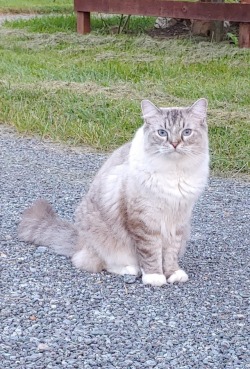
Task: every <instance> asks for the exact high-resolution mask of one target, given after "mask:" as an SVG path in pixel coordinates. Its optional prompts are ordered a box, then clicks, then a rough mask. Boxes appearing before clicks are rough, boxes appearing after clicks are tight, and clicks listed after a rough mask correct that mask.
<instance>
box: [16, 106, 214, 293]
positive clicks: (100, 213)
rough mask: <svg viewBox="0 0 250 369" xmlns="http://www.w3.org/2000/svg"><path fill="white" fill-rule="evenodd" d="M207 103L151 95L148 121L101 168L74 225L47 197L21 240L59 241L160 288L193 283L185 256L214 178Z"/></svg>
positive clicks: (99, 264) (91, 263) (67, 251)
mask: <svg viewBox="0 0 250 369" xmlns="http://www.w3.org/2000/svg"><path fill="white" fill-rule="evenodd" d="M206 109H207V102H206V100H205V99H200V100H198V101H196V102H195V103H194V104H193V105H192V106H190V107H187V108H158V107H156V106H155V105H154V104H152V103H151V102H150V101H148V100H144V101H143V102H142V113H143V117H144V124H143V126H142V127H141V128H139V130H138V131H137V132H136V134H135V137H134V138H133V140H132V142H130V143H127V144H125V145H124V146H122V147H120V148H119V149H118V150H116V151H115V152H114V153H113V154H112V155H111V156H110V158H109V159H108V160H107V161H106V163H104V165H103V167H102V168H101V169H100V170H99V172H98V173H97V175H96V177H95V178H94V181H93V183H92V184H91V186H90V189H89V192H88V193H87V195H86V196H85V197H84V198H83V199H82V201H81V203H80V204H79V206H78V208H77V210H76V213H75V223H74V225H72V224H70V223H68V222H65V221H63V220H61V219H59V218H58V216H57V215H56V214H55V212H54V211H53V209H52V208H51V206H50V205H49V204H48V203H47V202H46V201H44V200H39V201H37V202H36V203H35V204H34V205H33V206H32V207H31V208H30V209H28V210H26V211H25V212H24V214H23V216H22V220H21V223H20V225H19V236H20V238H21V239H22V240H24V241H28V242H33V243H35V244H43V245H46V246H50V247H53V249H54V250H55V251H56V252H57V253H61V254H63V255H67V256H70V257H72V262H73V264H74V265H75V266H76V267H77V268H81V269H83V270H87V271H90V272H98V271H101V270H103V269H105V270H107V271H109V272H112V273H118V274H138V273H139V272H141V273H142V280H143V283H145V284H151V285H156V286H161V285H163V284H165V283H166V281H167V279H168V281H169V282H170V283H174V282H185V281H186V280H187V279H188V276H187V274H186V273H185V272H184V271H183V270H182V269H180V267H179V264H178V258H179V256H180V255H181V254H182V253H183V252H184V251H185V245H186V241H187V240H188V239H189V233H190V221H191V214H192V209H193V206H194V204H195V202H196V201H197V199H198V197H199V195H200V194H201V192H202V191H203V189H204V186H205V184H206V181H207V177H208V164H209V154H208V135H207V124H206Z"/></svg>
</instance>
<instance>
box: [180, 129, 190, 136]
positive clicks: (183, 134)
mask: <svg viewBox="0 0 250 369" xmlns="http://www.w3.org/2000/svg"><path fill="white" fill-rule="evenodd" d="M191 133H192V129H190V128H186V129H184V131H182V136H190V135H191Z"/></svg>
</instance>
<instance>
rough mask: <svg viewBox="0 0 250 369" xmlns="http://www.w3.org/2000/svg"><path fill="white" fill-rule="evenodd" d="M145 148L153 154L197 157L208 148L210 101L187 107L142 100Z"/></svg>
mask: <svg viewBox="0 0 250 369" xmlns="http://www.w3.org/2000/svg"><path fill="white" fill-rule="evenodd" d="M142 113H143V118H144V143H145V150H146V151H147V152H149V153H150V154H152V155H154V154H155V155H158V154H160V155H167V156H169V155H171V156H172V157H173V158H174V157H177V158H178V157H181V156H182V157H183V155H185V156H188V157H195V156H197V155H200V154H203V153H206V152H207V150H208V137H207V124H206V114H207V100H206V99H199V100H197V101H196V102H195V103H194V104H193V105H192V106H190V107H187V108H157V107H156V106H155V105H154V104H152V103H151V102H150V101H148V100H143V101H142Z"/></svg>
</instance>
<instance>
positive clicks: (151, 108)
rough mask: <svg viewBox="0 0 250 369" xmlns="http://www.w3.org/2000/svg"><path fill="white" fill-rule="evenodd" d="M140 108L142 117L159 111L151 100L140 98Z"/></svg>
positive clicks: (150, 115) (147, 116)
mask: <svg viewBox="0 0 250 369" xmlns="http://www.w3.org/2000/svg"><path fill="white" fill-rule="evenodd" d="M141 110H142V116H143V118H150V117H153V116H154V115H156V114H159V113H160V109H159V108H157V107H156V106H155V105H154V104H153V103H151V101H149V100H142V102H141Z"/></svg>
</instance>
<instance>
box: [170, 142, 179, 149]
mask: <svg viewBox="0 0 250 369" xmlns="http://www.w3.org/2000/svg"><path fill="white" fill-rule="evenodd" d="M178 144H179V142H171V145H172V146H174V148H175V149H176V147H177V146H178Z"/></svg>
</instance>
